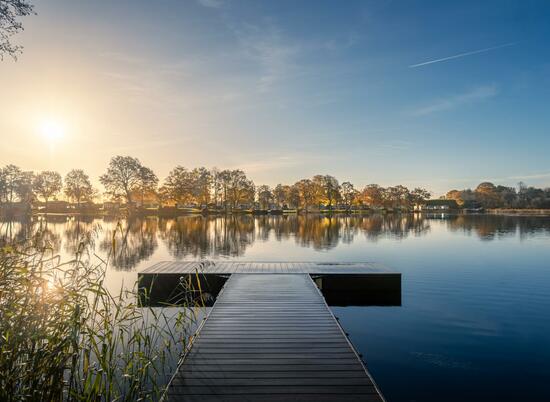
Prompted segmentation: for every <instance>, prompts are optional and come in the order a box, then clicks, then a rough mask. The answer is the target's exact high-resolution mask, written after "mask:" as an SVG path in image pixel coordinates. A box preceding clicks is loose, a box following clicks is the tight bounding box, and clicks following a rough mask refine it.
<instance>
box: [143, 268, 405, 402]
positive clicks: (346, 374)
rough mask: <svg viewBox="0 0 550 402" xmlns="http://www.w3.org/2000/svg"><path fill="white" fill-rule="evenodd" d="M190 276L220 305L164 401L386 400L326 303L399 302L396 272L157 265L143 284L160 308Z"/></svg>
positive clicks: (202, 327) (209, 317) (206, 321)
mask: <svg viewBox="0 0 550 402" xmlns="http://www.w3.org/2000/svg"><path fill="white" fill-rule="evenodd" d="M185 275H190V276H191V275H193V276H194V277H196V278H205V279H204V283H203V284H201V286H204V287H205V289H206V291H208V292H212V293H213V294H215V301H214V302H213V305H212V309H211V310H210V312H209V314H208V315H207V317H206V318H205V319H204V321H203V322H202V324H201V325H200V327H199V329H198V332H197V334H196V336H195V338H194V341H193V343H192V345H191V347H190V348H189V349H188V351H187V353H186V354H185V355H184V357H183V359H182V360H181V362H180V364H179V366H178V369H177V371H176V373H175V374H174V376H173V377H172V379H171V381H170V383H169V386H168V389H167V392H166V394H165V396H164V400H165V401H190V402H192V401H201V402H202V401H205V402H207V401H227V402H230V401H377V402H378V401H384V397H383V396H382V393H381V391H380V389H379V388H378V387H377V385H376V383H375V381H374V379H373V378H372V377H371V375H370V374H369V372H368V370H367V366H366V363H365V362H364V361H363V359H362V357H361V356H360V355H359V354H358V353H357V351H356V350H355V348H354V347H353V345H352V343H351V342H350V340H349V339H348V337H347V335H346V333H345V332H344V330H343V329H342V327H341V326H340V324H339V323H338V321H337V319H336V318H335V317H334V315H333V314H332V312H331V310H330V309H329V307H328V306H329V305H385V306H387V305H401V274H400V273H397V272H392V271H391V270H389V269H387V268H386V267H384V266H382V265H381V264H377V263H371V262H364V263H313V262H292V263H290V262H161V263H158V264H155V265H153V266H151V267H150V268H147V269H146V270H144V271H142V272H140V273H139V276H140V286H146V287H147V286H149V287H150V289H151V292H150V295H151V300H153V303H160V304H161V303H162V299H163V297H166V295H168V294H170V287H174V286H175V285H176V284H177V283H179V279H177V278H181V277H182V276H185ZM201 282H202V280H201ZM327 302H328V304H327Z"/></svg>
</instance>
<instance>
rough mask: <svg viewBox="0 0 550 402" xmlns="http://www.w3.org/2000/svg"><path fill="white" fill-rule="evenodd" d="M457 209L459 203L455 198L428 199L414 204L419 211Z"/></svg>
mask: <svg viewBox="0 0 550 402" xmlns="http://www.w3.org/2000/svg"><path fill="white" fill-rule="evenodd" d="M456 209H458V204H457V202H456V201H455V200H428V201H425V202H424V203H421V204H416V205H415V206H414V210H415V211H418V212H446V211H453V210H456Z"/></svg>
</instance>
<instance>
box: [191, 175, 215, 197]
mask: <svg viewBox="0 0 550 402" xmlns="http://www.w3.org/2000/svg"><path fill="white" fill-rule="evenodd" d="M190 175H191V181H192V188H193V191H192V192H193V198H194V200H195V202H196V203H197V204H199V205H203V206H207V205H208V203H209V202H210V197H211V195H210V187H211V184H212V174H211V173H210V171H209V170H208V169H207V168H205V167H200V168H195V169H193V170H192V171H191V173H190Z"/></svg>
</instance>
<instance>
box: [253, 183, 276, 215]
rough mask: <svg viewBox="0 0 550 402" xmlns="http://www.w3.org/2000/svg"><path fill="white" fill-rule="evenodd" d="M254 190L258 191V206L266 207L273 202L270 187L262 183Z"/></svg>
mask: <svg viewBox="0 0 550 402" xmlns="http://www.w3.org/2000/svg"><path fill="white" fill-rule="evenodd" d="M256 191H257V193H258V203H259V204H260V208H262V209H268V208H269V206H270V205H271V203H273V193H272V192H271V189H270V188H269V186H267V185H265V184H263V185H261V186H258V188H257V189H256Z"/></svg>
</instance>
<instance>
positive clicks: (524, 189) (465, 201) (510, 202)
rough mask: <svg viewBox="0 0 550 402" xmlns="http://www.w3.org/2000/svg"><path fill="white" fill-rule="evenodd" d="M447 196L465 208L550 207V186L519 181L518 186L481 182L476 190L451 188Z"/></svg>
mask: <svg viewBox="0 0 550 402" xmlns="http://www.w3.org/2000/svg"><path fill="white" fill-rule="evenodd" d="M445 198H446V199H448V200H455V201H456V202H457V204H458V205H459V206H461V207H463V208H480V207H482V208H535V209H547V208H550V188H545V189H541V188H536V187H530V186H527V185H526V184H525V183H523V182H519V183H518V186H517V188H514V187H507V186H501V185H495V184H493V183H490V182H483V183H480V184H479V185H478V186H477V187H476V188H475V189H474V190H472V189H465V190H451V191H449V192H448V193H447V194H446V195H445Z"/></svg>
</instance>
